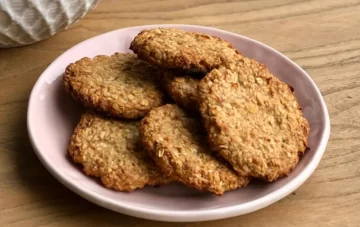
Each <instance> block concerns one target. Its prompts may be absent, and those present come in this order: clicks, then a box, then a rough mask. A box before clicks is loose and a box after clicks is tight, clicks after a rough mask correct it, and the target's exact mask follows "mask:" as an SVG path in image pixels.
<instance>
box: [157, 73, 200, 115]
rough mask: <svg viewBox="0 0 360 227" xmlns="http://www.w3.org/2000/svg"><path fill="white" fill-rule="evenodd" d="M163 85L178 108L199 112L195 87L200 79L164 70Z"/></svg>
mask: <svg viewBox="0 0 360 227" xmlns="http://www.w3.org/2000/svg"><path fill="white" fill-rule="evenodd" d="M162 80H163V85H164V87H165V90H166V92H167V94H168V95H169V96H170V97H171V98H172V99H173V100H174V101H175V102H176V103H177V104H178V105H180V106H182V107H184V108H186V109H188V110H191V111H196V112H197V111H199V108H198V92H197V85H198V83H199V82H200V78H197V77H194V76H189V75H184V74H181V73H175V72H172V71H168V70H165V71H164V72H163V77H162Z"/></svg>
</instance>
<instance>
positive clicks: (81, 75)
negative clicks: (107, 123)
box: [63, 53, 164, 119]
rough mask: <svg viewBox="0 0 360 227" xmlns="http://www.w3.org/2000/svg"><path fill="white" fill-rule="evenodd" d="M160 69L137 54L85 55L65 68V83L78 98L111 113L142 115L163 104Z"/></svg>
mask: <svg viewBox="0 0 360 227" xmlns="http://www.w3.org/2000/svg"><path fill="white" fill-rule="evenodd" d="M159 74H160V72H159V71H158V69H157V68H156V67H154V66H151V65H150V64H148V63H147V62H144V61H142V60H140V59H138V58H137V57H136V55H135V54H120V53H116V54H114V55H112V56H104V55H99V56H96V57H95V58H93V59H90V58H83V59H81V60H79V61H77V62H75V63H72V64H70V65H69V66H68V67H67V68H66V71H65V75H64V78H63V79H64V85H65V88H66V90H67V91H69V92H70V93H71V95H72V96H73V97H74V99H75V100H77V101H79V102H80V103H82V104H84V105H85V106H87V107H91V108H95V109H96V110H98V111H101V112H105V113H107V114H109V115H111V116H115V117H123V118H129V119H134V118H140V117H143V116H145V114H146V113H147V112H149V110H151V109H152V108H154V107H158V106H161V105H163V104H164V94H163V92H162V91H161V89H160V86H159V81H158V80H159Z"/></svg>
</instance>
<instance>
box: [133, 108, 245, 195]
mask: <svg viewBox="0 0 360 227" xmlns="http://www.w3.org/2000/svg"><path fill="white" fill-rule="evenodd" d="M139 131H140V137H141V141H142V143H143V145H144V147H145V148H146V150H147V151H148V152H149V154H150V156H152V158H153V159H154V160H155V162H156V163H157V164H158V166H159V167H160V168H161V169H162V171H163V172H164V173H166V174H167V175H169V176H171V177H172V178H173V179H175V180H178V181H179V182H182V183H184V184H185V185H188V186H190V187H193V188H196V189H198V190H201V191H209V192H212V193H215V194H217V195H222V194H223V193H224V192H225V191H228V190H233V189H236V188H238V187H242V186H246V185H247V184H248V183H249V178H248V177H241V176H239V175H237V174H236V173H235V171H234V170H233V169H232V168H231V167H230V166H229V165H228V163H226V162H225V161H224V160H223V159H222V158H221V157H216V154H214V153H212V152H211V151H210V149H209V148H208V146H207V142H206V133H205V131H204V130H203V128H202V127H201V124H200V121H199V119H197V118H195V117H192V116H191V115H189V114H187V113H186V112H185V111H184V110H182V109H180V108H179V107H178V106H177V105H174V104H167V105H164V106H161V107H158V108H156V109H153V110H151V111H150V112H149V114H148V115H147V116H146V117H145V118H143V119H142V121H141V123H140V129H139Z"/></svg>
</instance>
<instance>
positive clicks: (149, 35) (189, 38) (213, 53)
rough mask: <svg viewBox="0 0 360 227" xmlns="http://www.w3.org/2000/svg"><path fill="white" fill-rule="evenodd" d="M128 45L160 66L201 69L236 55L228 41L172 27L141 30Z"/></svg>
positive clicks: (192, 69)
mask: <svg viewBox="0 0 360 227" xmlns="http://www.w3.org/2000/svg"><path fill="white" fill-rule="evenodd" d="M130 49H131V50H133V51H134V53H136V54H137V55H138V57H139V58H141V59H143V60H146V61H148V62H150V63H152V64H155V65H157V66H160V67H163V68H168V69H182V70H186V71H192V72H204V73H205V72H209V71H210V70H212V69H214V68H216V67H219V66H220V65H221V64H222V63H223V62H227V61H229V60H230V59H232V58H234V56H237V55H239V52H238V51H237V50H236V49H235V48H234V47H233V46H232V45H231V44H230V43H229V42H227V41H225V40H222V39H220V38H218V37H215V36H210V35H207V34H202V33H198V32H186V31H183V30H180V29H175V28H155V29H150V30H144V31H142V32H140V33H139V34H138V35H137V36H136V37H135V38H134V40H133V41H132V42H131V45H130Z"/></svg>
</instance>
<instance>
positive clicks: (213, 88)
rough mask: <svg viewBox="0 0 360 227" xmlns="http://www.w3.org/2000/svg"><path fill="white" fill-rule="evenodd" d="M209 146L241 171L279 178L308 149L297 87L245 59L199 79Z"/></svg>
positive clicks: (307, 129) (306, 127)
mask: <svg viewBox="0 0 360 227" xmlns="http://www.w3.org/2000/svg"><path fill="white" fill-rule="evenodd" d="M199 96H200V112H201V115H202V117H203V120H204V125H205V128H206V129H207V132H208V137H209V142H210V146H211V147H212V149H213V150H215V151H217V152H219V153H220V154H221V155H222V156H223V157H224V158H225V159H226V160H227V161H229V162H230V163H231V164H232V166H233V168H234V169H235V170H236V171H237V172H238V173H240V174H243V175H251V176H253V177H257V178H261V179H264V180H266V181H270V182H271V181H274V180H276V179H278V178H279V177H282V176H285V175H287V174H289V172H290V171H291V170H292V169H293V168H294V167H295V166H296V164H297V163H298V161H299V155H301V154H303V153H304V152H305V149H306V147H307V137H308V134H309V125H308V122H307V120H306V119H305V118H304V116H303V113H302V110H301V108H300V105H299V104H298V102H297V100H296V98H295V95H294V93H293V90H292V88H291V87H290V86H289V85H287V84H285V83H283V82H281V81H280V80H279V79H277V78H276V77H274V76H273V75H272V74H271V73H270V72H269V70H268V69H267V68H266V67H265V66H264V65H262V64H259V63H257V62H255V61H254V60H251V59H247V58H243V59H240V60H237V61H234V62H232V63H229V64H227V65H226V66H223V67H220V68H219V69H214V70H213V71H211V72H210V73H209V74H207V75H206V76H205V77H204V78H203V79H202V80H201V82H200V83H199Z"/></svg>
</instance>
